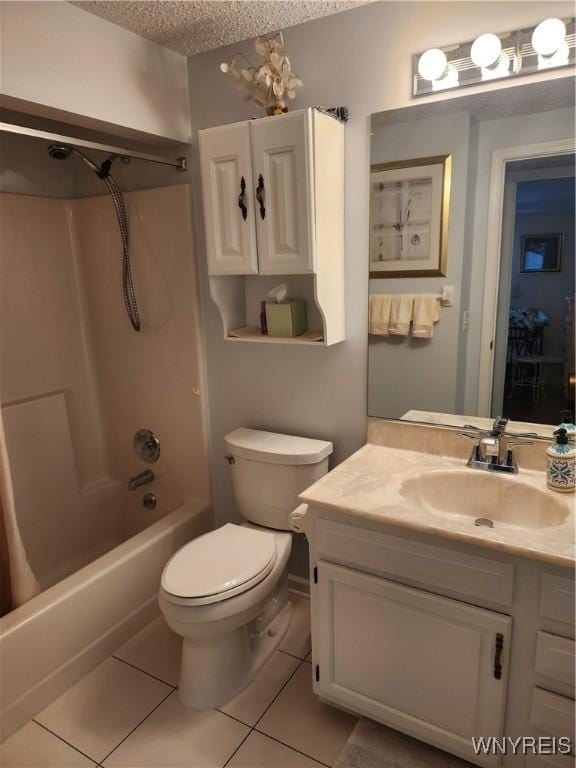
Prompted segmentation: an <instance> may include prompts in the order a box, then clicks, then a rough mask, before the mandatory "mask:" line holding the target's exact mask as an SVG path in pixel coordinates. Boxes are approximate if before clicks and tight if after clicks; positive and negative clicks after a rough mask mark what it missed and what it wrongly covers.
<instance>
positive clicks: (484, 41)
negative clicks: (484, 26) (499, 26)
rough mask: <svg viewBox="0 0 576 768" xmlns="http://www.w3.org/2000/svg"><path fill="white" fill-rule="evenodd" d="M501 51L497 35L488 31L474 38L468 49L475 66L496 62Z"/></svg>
mask: <svg viewBox="0 0 576 768" xmlns="http://www.w3.org/2000/svg"><path fill="white" fill-rule="evenodd" d="M501 51H502V43H501V42H500V38H499V37H498V35H493V34H492V33H491V32H488V33H487V34H485V35H480V37H477V38H476V40H474V42H473V43H472V48H471V49H470V58H471V59H472V61H473V62H474V64H476V66H477V67H490V66H492V65H493V64H496V62H497V61H498V59H499V58H500V53H501Z"/></svg>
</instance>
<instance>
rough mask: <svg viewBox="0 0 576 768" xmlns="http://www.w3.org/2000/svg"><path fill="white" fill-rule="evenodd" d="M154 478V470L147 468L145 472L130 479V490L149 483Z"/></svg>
mask: <svg viewBox="0 0 576 768" xmlns="http://www.w3.org/2000/svg"><path fill="white" fill-rule="evenodd" d="M153 480H154V472H152V470H150V469H145V470H144V472H140V474H139V475H135V476H134V477H131V478H130V479H129V480H128V490H129V491H135V490H137V489H138V488H140V487H141V486H142V485H147V484H148V483H151V482H152V481H153Z"/></svg>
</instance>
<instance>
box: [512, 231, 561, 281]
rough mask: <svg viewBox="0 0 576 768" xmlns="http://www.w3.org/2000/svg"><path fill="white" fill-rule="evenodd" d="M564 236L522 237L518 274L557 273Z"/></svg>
mask: <svg viewBox="0 0 576 768" xmlns="http://www.w3.org/2000/svg"><path fill="white" fill-rule="evenodd" d="M563 246H564V235H563V234H561V233H560V234H553V235H523V236H522V253H521V261H520V272H559V271H560V262H561V259H562V249H563Z"/></svg>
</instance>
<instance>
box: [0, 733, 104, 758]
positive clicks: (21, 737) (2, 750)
mask: <svg viewBox="0 0 576 768" xmlns="http://www.w3.org/2000/svg"><path fill="white" fill-rule="evenodd" d="M0 765H1V766H2V768H94V766H95V765H96V763H93V762H92V760H88V758H87V757H84V755H81V754H80V752H77V751H76V750H75V749H72V747H69V746H68V745H67V744H64V742H63V741H61V740H60V739H59V738H57V737H56V736H53V735H52V734H51V733H48V731H46V730H45V729H44V728H42V727H41V726H40V725H37V724H36V723H33V722H29V723H27V724H26V725H25V726H24V727H23V728H20V730H19V731H16V733H14V734H12V736H10V737H9V738H8V739H6V741H5V742H4V743H3V744H1V745H0Z"/></svg>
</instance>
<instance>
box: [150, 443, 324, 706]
mask: <svg viewBox="0 0 576 768" xmlns="http://www.w3.org/2000/svg"><path fill="white" fill-rule="evenodd" d="M225 443H226V447H227V449H228V451H229V455H228V457H227V458H228V461H229V463H230V465H231V468H232V483H233V487H234V493H235V496H236V500H237V502H238V507H239V510H240V513H241V515H242V516H243V517H244V518H245V520H246V522H244V523H243V524H241V525H236V524H232V523H227V524H226V525H223V526H222V527H220V528H217V529H216V530H214V531H210V532H209V533H206V534H204V535H203V536H200V537H198V538H197V539H194V540H193V541H191V542H189V543H188V544H186V545H185V546H184V547H182V548H181V549H180V550H178V551H177V552H176V553H175V554H174V555H173V556H172V558H171V559H170V560H169V561H168V563H167V564H166V566H165V568H164V571H163V573H162V580H161V585H160V591H159V598H158V599H159V605H160V609H161V611H162V613H163V614H164V618H165V619H166V622H167V624H168V625H169V626H170V628H171V629H172V630H173V631H174V632H175V633H176V634H178V635H180V636H181V637H182V639H183V644H182V662H181V670H180V682H179V686H178V694H179V696H180V699H181V701H182V702H183V703H184V704H185V705H186V706H189V707H194V708H197V709H212V708H214V707H218V706H221V705H223V704H225V703H226V702H227V701H230V699H232V698H234V696H236V695H237V694H238V693H239V692H240V691H241V690H242V689H243V688H245V687H246V686H247V685H248V684H249V683H250V681H251V680H252V679H253V678H254V676H255V675H256V674H257V673H258V671H259V669H260V668H261V667H262V666H263V664H265V663H266V661H267V660H268V658H269V657H270V656H271V655H272V653H273V652H274V651H275V650H276V649H277V647H278V646H279V644H280V642H281V641H282V638H283V636H284V634H285V633H286V631H287V629H288V627H289V624H290V618H291V606H290V602H289V600H288V573H287V564H288V558H289V556H290V550H291V545H292V534H291V533H289V532H288V530H289V523H288V515H289V513H290V512H291V511H292V509H294V508H295V507H296V506H297V505H298V501H297V495H298V493H300V492H301V491H302V490H304V489H305V488H307V487H308V486H309V485H311V484H312V483H313V482H314V481H315V480H317V479H318V478H319V477H321V476H322V475H323V474H325V473H326V471H327V469H328V456H329V454H330V453H331V452H332V444H331V443H329V442H326V441H323V440H312V439H310V438H300V437H293V436H290V435H280V434H275V433H271V432H263V431H260V430H251V429H238V430H235V432H232V433H230V434H229V435H226V438H225Z"/></svg>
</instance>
